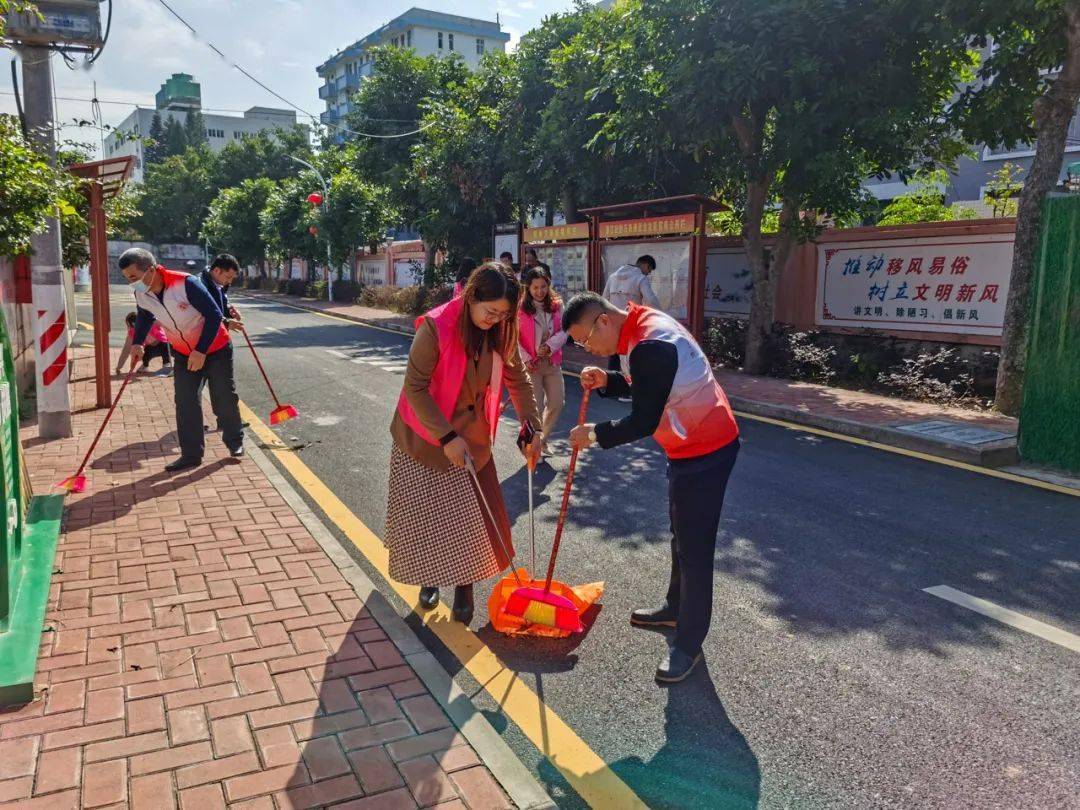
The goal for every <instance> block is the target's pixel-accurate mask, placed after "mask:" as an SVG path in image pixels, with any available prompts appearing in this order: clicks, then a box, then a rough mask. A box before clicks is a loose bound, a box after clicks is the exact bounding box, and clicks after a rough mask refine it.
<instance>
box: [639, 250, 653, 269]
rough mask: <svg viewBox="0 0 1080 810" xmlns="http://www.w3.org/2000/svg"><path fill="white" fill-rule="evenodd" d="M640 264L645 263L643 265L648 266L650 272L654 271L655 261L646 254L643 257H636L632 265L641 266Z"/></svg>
mask: <svg viewBox="0 0 1080 810" xmlns="http://www.w3.org/2000/svg"><path fill="white" fill-rule="evenodd" d="M642 262H645V264H647V265H649V269H650V270H655V269H656V259H654V258H653V257H652V256H650V255H649V254H648V253H646V254H645V255H644V256H638V260H637V261H636V262H634V264H641V263H642Z"/></svg>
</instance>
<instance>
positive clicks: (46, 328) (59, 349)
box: [18, 46, 71, 439]
mask: <svg viewBox="0 0 1080 810" xmlns="http://www.w3.org/2000/svg"><path fill="white" fill-rule="evenodd" d="M18 51H19V56H20V58H21V59H22V75H23V99H24V114H25V115H26V128H27V132H28V133H29V137H30V139H31V141H32V142H34V143H35V144H37V146H38V147H39V148H40V149H41V151H42V152H43V153H44V154H45V155H47V156H48V159H49V162H50V163H52V164H53V165H55V164H56V121H55V120H54V118H53V90H52V52H51V51H50V50H49V49H48V48H41V47H34V46H21V47H19V49H18ZM30 244H31V250H32V253H33V255H32V256H31V257H30V283H31V290H32V293H33V307H34V313H33V314H34V360H35V363H36V369H35V375H34V376H35V380H36V387H37V410H38V433H39V435H40V436H41V438H43V439H61V438H65V437H67V436H70V435H71V399H70V398H69V396H68V376H69V375H68V324H67V306H66V301H65V299H64V278H63V275H62V274H63V272H64V269H63V259H62V254H61V250H60V222H59V221H58V220H57V219H56V217H49V219H48V220H47V222H46V226H45V230H44V231H42V232H41V233H39V234H37V235H35V236H34V237H33V238H32V239H31V242H30Z"/></svg>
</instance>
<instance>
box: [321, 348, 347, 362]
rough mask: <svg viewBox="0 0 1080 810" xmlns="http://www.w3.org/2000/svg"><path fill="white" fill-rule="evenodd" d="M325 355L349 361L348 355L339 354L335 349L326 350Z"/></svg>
mask: <svg viewBox="0 0 1080 810" xmlns="http://www.w3.org/2000/svg"><path fill="white" fill-rule="evenodd" d="M326 353H327V354H332V355H334V357H340V358H341V359H342V360H348V359H349V355H347V354H345V352H339V351H338V350H337V349H327V350H326Z"/></svg>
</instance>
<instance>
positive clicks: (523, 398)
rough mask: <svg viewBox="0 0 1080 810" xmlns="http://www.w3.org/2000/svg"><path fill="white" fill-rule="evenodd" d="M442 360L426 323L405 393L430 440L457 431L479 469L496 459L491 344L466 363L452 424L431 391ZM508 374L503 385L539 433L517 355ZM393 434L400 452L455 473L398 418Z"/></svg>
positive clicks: (412, 358) (529, 389) (434, 334)
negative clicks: (488, 405)
mask: <svg viewBox="0 0 1080 810" xmlns="http://www.w3.org/2000/svg"><path fill="white" fill-rule="evenodd" d="M438 361H439V336H438V333H437V332H436V330H435V323H434V322H433V321H432V320H431V319H430V318H425V319H424V322H423V323H422V324H421V325H420V328H419V329H417V330H416V336H415V337H414V338H413V344H412V349H410V350H409V364H408V367H407V369H406V371H405V385H404V387H403V389H402V390H403V392H404V394H405V399H406V400H407V401H408V403H409V405H411V406H412V409H413V411H414V412H415V413H416V418H417V419H419V420H420V424H421V425H423V426H424V429H425V430H427V432H428V434H429V435H431V436H435V437H438V438H441V437H443V436H446V435H447V434H448V433H450V432H451V431H453V432H455V433H457V434H458V435H459V436H461V437H462V438H463V439H465V441H466V442H467V443H468V445H469V454H470V455H471V456H472V458H473V463H474V464H475V465H476V468H477V469H478V470H479V469H481V468H483V467H484V466H485V465H486V464H487V463H488V461H489V460H490V458H491V430H490V426H489V425H488V422H487V418H486V416H485V415H484V396H485V393H486V391H487V388H488V383H489V382H490V380H491V365H492V353H491V350H490V349H489V348H488V347H487V345H486V344H485V345H484V348H483V350H482V351H481V352H480V357H479V359H478V360H473V359H472V358H470V359H469V361H468V362H467V363H466V366H465V379H464V380H463V381H462V384H461V391H460V392H459V394H458V398H457V402H456V403H455V404H454V412H453V414H452V415H451V417H450V419H449V420H447V418H446V417H445V416H444V415H443V414H442V412H441V411H440V410H439V407H438V405H436V404H435V400H434V399H433V398H432V396H431V393H430V392H429V390H428V388H429V386H430V385H431V376H432V374H433V373H434V371H435V365H436V364H437V363H438ZM504 369H505V370H504V372H503V381H504V382H505V383H506V387H507V389H508V390H509V392H510V399H511V401H512V402H513V403H514V410H515V411H516V412H517V414H518V416H519V418H520V419H521V420H522V421H525V420H528V422H529V423H530V424H531V425H532V426H533V427H534V428H537V429H539V426H540V415H539V412H538V410H537V407H536V400H535V399H534V398H533V391H532V384H531V383H530V382H529V378H528V376H527V375H526V374H525V367H524V366H523V365H522V362H521V357H520V356H519V355H518V353H517V351H514V352H511V356H510V357H509V358H507V359H506V364H505V367H504ZM390 434H391V436H392V437H393V439H394V443H395V444H396V445H397V446H398V447H400V448H401V449H402V450H403V451H404V452H405V453H406V454H407V455H409V456H410V457H411V458H413V459H415V460H416V461H418V462H420V463H421V464H423V465H425V466H427V467H432V468H434V469H437V470H447V469H449V468H450V460H449V459H448V458H447V457H446V455H445V454H444V453H443V451H442V448H441V447H438V446H436V445H433V444H429V443H428V442H426V441H424V439H422V438H421V437H420V436H419V435H418V434H417V433H416V432H415V431H414V430H412V428H410V427H409V426H408V425H406V424H405V422H404V420H403V419H402V418H401V416H400V415H399V414H397V413H395V414H394V421H393V422H392V423H391V425H390Z"/></svg>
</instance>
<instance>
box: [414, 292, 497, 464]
mask: <svg viewBox="0 0 1080 810" xmlns="http://www.w3.org/2000/svg"><path fill="white" fill-rule="evenodd" d="M462 306H464V302H463V300H462V299H461V298H460V297H459V298H452V299H450V300H449V301H447V302H446V303H445V304H443V305H442V306H438V307H435V309H433V310H431V311H429V312H427V313H425V314H424V315H421V316H420V317H419V318H417V319H416V321H415V324H414V325H415V326H416V328H417V329H419V328H420V326H421V325H422V324H423V322H424V318H431V320H432V321H433V322H434V324H435V331H436V332H437V333H438V335H439V360H438V362H437V363H436V364H435V371H433V372H432V374H431V382H430V383H429V385H428V393H429V394H431V398H432V399H434V400H435V404H436V405H437V406H438V408H439V411H440V412H441V413H442V415H443V416H445V417H446V420H447V421H448V422H449V421H450V419H451V417H452V416H453V415H454V405H455V404H456V403H457V400H458V394H460V393H461V385H462V383H463V382H464V381H465V364H466V363H467V362H468V358H467V357H466V356H465V347H464V346H463V345H462V343H461V329H460V327H459V324H460V318H461V308H462ZM502 385H503V359H502V356H501V355H500V354H499V353H498V352H495V353H494V355H493V356H492V358H491V381H490V382H489V383H488V387H487V393H486V395H485V399H484V415H485V416H486V417H487V420H488V425H489V426H490V427H491V438H492V440H493V441H494V439H495V429H496V428H497V427H498V425H499V414H500V413H501V409H500V407H499V401H500V400H501V399H502ZM397 410H398V413H399V414H400V415H401V419H402V421H404V422H405V424H406V425H408V426H409V427H410V428H412V429H413V430H414V431H416V433H417V435H418V436H420V438H421V439H423V440H424V441H426V442H427V443H428V444H434V445H438V444H439V439H441V438H442V437H441V436H431V435H429V434H428V432H427V430H426V429H425V428H424V426H423V425H422V424H420V420H419V419H418V418H417V416H416V412H415V411H414V410H413V409H412V406H411V405H409V403H408V401H407V400H406V399H405V392H404V391H402V392H401V396H400V397H398V405H397Z"/></svg>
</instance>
